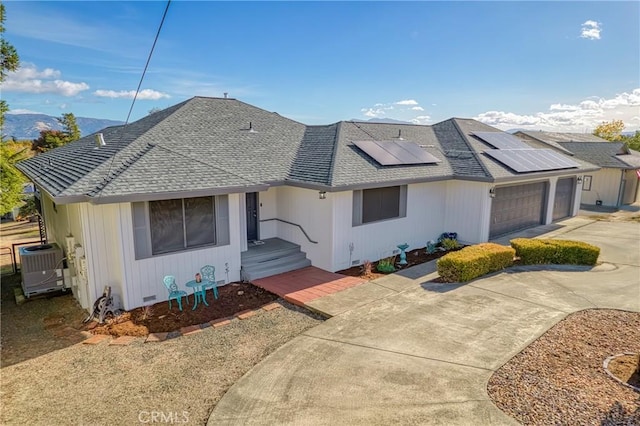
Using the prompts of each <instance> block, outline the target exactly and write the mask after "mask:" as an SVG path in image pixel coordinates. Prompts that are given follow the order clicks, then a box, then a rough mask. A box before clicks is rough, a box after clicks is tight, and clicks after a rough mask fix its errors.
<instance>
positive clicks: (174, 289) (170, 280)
mask: <svg viewBox="0 0 640 426" xmlns="http://www.w3.org/2000/svg"><path fill="white" fill-rule="evenodd" d="M163 281H164V286H165V287H167V291H169V310H171V299H173V300H177V301H178V308H180V310H181V311H182V297H183V296H184V297H186V298H187V303H189V295H187V292H186V291H184V290H180V289H178V285H177V284H176V279H175V278H174V276H173V275H167V276H166V277H164V280H163Z"/></svg>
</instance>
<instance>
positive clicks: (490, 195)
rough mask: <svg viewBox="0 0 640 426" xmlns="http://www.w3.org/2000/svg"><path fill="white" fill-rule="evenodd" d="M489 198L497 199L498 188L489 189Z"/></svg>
mask: <svg viewBox="0 0 640 426" xmlns="http://www.w3.org/2000/svg"><path fill="white" fill-rule="evenodd" d="M489 197H491V198H495V197H496V188H495V187H493V186H492V187H491V188H489Z"/></svg>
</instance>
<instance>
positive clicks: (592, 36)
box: [580, 20, 602, 40]
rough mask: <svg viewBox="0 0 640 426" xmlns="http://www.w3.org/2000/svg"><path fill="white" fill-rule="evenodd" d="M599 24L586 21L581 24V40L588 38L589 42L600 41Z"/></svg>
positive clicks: (600, 29)
mask: <svg viewBox="0 0 640 426" xmlns="http://www.w3.org/2000/svg"><path fill="white" fill-rule="evenodd" d="M601 31H602V28H601V27H600V22H596V21H592V20H588V21H585V23H584V24H582V30H581V31H580V37H581V38H588V39H589V40H600V32H601Z"/></svg>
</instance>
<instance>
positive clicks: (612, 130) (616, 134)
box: [593, 120, 624, 142]
mask: <svg viewBox="0 0 640 426" xmlns="http://www.w3.org/2000/svg"><path fill="white" fill-rule="evenodd" d="M622 130H624V122H623V121H622V120H611V121H603V122H602V123H601V124H600V125H599V126H598V127H596V128H595V130H594V131H593V134H594V135H595V136H598V137H599V138H602V139H606V140H608V141H610V142H614V141H619V140H620V139H622Z"/></svg>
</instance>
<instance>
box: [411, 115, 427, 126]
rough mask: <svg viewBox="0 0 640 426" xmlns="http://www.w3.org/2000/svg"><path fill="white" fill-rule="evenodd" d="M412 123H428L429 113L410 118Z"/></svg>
mask: <svg viewBox="0 0 640 426" xmlns="http://www.w3.org/2000/svg"><path fill="white" fill-rule="evenodd" d="M410 121H411V122H412V123H413V124H429V122H430V121H431V116H429V115H419V116H417V117H414V118H412V119H411V120H410Z"/></svg>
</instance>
